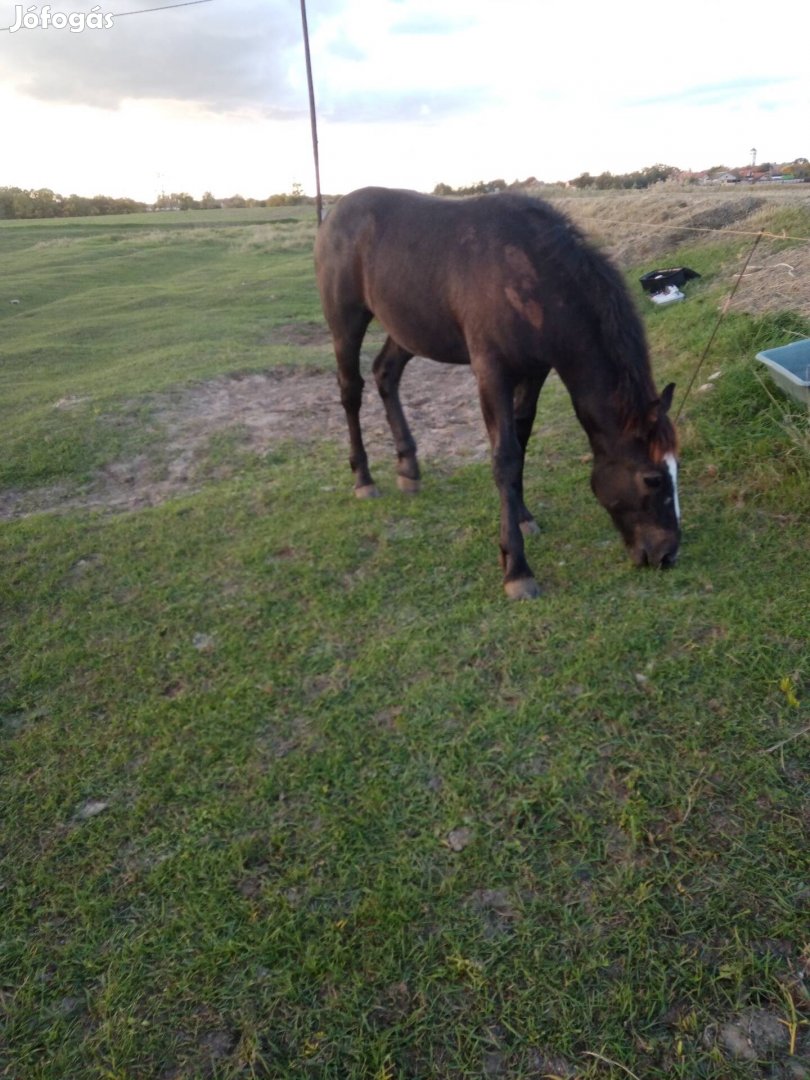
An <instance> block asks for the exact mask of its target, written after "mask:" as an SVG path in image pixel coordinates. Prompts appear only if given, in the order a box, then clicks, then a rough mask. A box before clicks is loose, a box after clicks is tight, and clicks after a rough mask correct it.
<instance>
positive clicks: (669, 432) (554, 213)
mask: <svg viewBox="0 0 810 1080" xmlns="http://www.w3.org/2000/svg"><path fill="white" fill-rule="evenodd" d="M524 205H525V206H526V207H527V209H528V211H529V216H530V219H532V220H533V221H534V222H535V223H536V226H537V227H536V229H535V230H534V232H535V234H536V236H537V240H538V244H539V246H540V250H541V251H542V252H543V254H545V255H547V256H548V257H549V258H553V260H554V263H555V265H557V266H559V267H560V268H562V270H563V273H564V274H565V275H566V277H567V278H568V280H569V284H570V286H571V288H572V290H573V291H574V292H575V293H576V294H577V295H578V296H579V297H580V298H581V299H582V308H583V312H584V313H586V314H587V317H588V318H589V321H590V323H591V326H592V328H593V331H594V333H595V335H596V338H597V340H598V341H599V342H600V344H601V346H602V355H603V358H604V360H605V362H606V363H607V364H609V365H610V368H611V372H612V375H613V381H614V385H615V388H614V391H613V403H614V405H615V406H616V408H617V410H618V413H619V422H620V426H621V428H622V430H623V431H624V432H625V433H626V434H628V435H636V436H638V437H639V438H641V439H643V440H644V441H645V442H646V443H647V444H648V447H649V451H650V455H651V457H652V459H653V460H654V461H661V460H663V458H664V456H665V455H666V454H668V453H675V452H676V451H677V441H678V440H677V435H676V433H675V429H674V427H673V425H672V424H671V422H670V420H669V418H668V417H667V416H666V415H665V412H664V411H663V410H661V409H660V408H657V407H656V406H657V403H658V400H659V398H658V393H657V391H656V388H655V382H654V380H653V376H652V371H651V368H650V355H649V347H648V345H647V336H646V333H645V330H644V324H643V322H642V320H641V316H640V315H639V313H638V311H637V310H636V307H635V305H634V303H633V301H632V299H631V297H630V294H629V292H628V290H627V285H626V284H625V281H624V278H623V276H622V274H621V273H620V272H619V270H618V269H617V268H616V267H615V266H614V264H613V262H612V261H611V260H610V259H609V258H608V256H607V255H605V254H604V253H603V252H601V251H599V250H598V249H597V248H595V247H594V246H593V244H592V243H591V242H589V241H588V240H586V238H585V236H584V235H583V234H582V232H581V231H580V230H579V229H578V228H577V226H576V225H574V224H573V223H572V222H571V221H570V219H569V218H568V217H566V216H565V214H563V213H561V212H560V211H558V210H557V209H556V208H554V207H551V206H549V205H548V203H544V202H542V201H540V200H539V199H529V198H527V199H526V201H525V203H524Z"/></svg>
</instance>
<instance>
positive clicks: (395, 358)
mask: <svg viewBox="0 0 810 1080" xmlns="http://www.w3.org/2000/svg"><path fill="white" fill-rule="evenodd" d="M412 357H413V353H411V352H408V350H407V349H404V348H403V347H402V346H401V345H398V344H397V342H396V341H394V339H393V338H391V337H388V338H386V339H385V344H384V345H383V347H382V349H381V350H380V352H379V354H378V356H377V358H376V359H375V361H374V367H373V371H374V378H375V379H376V381H377V389H378V390H379V392H380V397H381V398H382V403H383V407H384V408H385V415H386V417H387V418H388V426H389V427H390V428H391V434H392V435H393V436H394V445H395V446H396V451H397V486H398V487H399V489H400V491H404V492H407V493H408V494H415V493H416V492H417V491H419V478H420V474H419V462H418V460H417V457H416V441H415V440H414V437H413V435H412V434H411V430H410V428H409V427H408V421H407V420H406V419H405V413H404V411H403V408H402V402H401V401H400V398H399V382H400V379H401V378H402V372H403V371H404V370H405V365H406V364H407V363H408V361H409V360H410V359H411V358H412Z"/></svg>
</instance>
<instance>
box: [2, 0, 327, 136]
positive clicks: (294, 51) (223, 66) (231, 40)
mask: <svg viewBox="0 0 810 1080" xmlns="http://www.w3.org/2000/svg"><path fill="white" fill-rule="evenodd" d="M157 2H158V3H160V0H157ZM335 2H336V0H335ZM335 2H331V0H325V2H323V0H322V2H321V3H319V4H318V5H317V9H318V13H319V14H321V13H326V12H328V11H329V10H331V9H332V7H334V6H335ZM139 6H140V5H139V0H107V3H105V4H104V5H103V10H104V11H105V12H110V13H112V14H113V17H114V18H115V23H114V26H113V27H112V28H111V29H105V30H90V29H87V30H85V31H83V32H82V33H76V34H72V33H70V32H69V31H67V30H57V29H47V30H44V29H31V30H24V29H23V30H20V31H18V32H17V33H15V34H13V35H12V34H8V36H7V37H6V38H4V39H3V41H2V44H3V50H4V54H5V55H4V61H5V79H6V81H10V82H11V83H12V84H13V85H14V86H15V88H16V89H17V91H18V92H22V93H24V94H26V95H27V96H29V97H33V98H37V99H39V100H42V101H49V102H54V103H57V102H58V103H59V104H66V103H69V104H78V105H92V106H95V107H102V108H111V109H115V108H118V107H119V106H120V105H121V103H122V102H123V101H125V100H139V99H140V100H149V99H152V100H164V101H184V102H189V103H195V104H199V105H203V106H204V107H206V108H208V109H210V110H211V111H214V112H223V111H225V112H226V111H229V110H237V109H240V108H251V109H255V110H257V111H258V112H260V113H265V114H266V115H274V116H283V115H284V114H285V112H286V111H288V110H289V111H290V113H291V114H293V115H295V114H297V111H298V110H299V108H300V107H301V104H302V102H301V98H300V91H299V89H298V87H297V86H295V85H294V82H293V80H291V79H290V75H289V72H290V67H291V65H292V64H293V62H294V60H297V59H299V58H301V59H302V57H303V50H302V44H301V19H300V12H299V9H298V7H297V5H292V4H290V3H286V2H284V0H268V2H265V3H259V2H255V0H254V2H237V3H234V2H232V0H229V2H228V3H227V4H226V3H221V2H219V0H213V2H211V3H207V4H200V5H196V6H189V7H179V8H175V9H174V10H162V11H146V12H144V13H141V14H129V15H127V14H126V13H127V12H132V11H133V9H134V8H137V7H139ZM143 6H144V7H146V6H148V5H146V4H144V5H143ZM89 9H90V4H87V3H85V4H72V5H71V10H74V11H76V10H79V11H81V10H85V11H89ZM125 16H126V17H125ZM14 18H15V15H14V5H10V4H4V5H2V7H0V25H6V24H7V23H8V24H9V25H10V24H12V23H13V21H14Z"/></svg>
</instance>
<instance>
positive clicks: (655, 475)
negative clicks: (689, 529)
mask: <svg viewBox="0 0 810 1080" xmlns="http://www.w3.org/2000/svg"><path fill="white" fill-rule="evenodd" d="M674 390H675V386H674V384H670V385H669V386H667V388H666V389H665V390H664V392H663V394H662V395H661V397H660V398H658V399H656V400H655V401H654V402H652V404H651V405H650V407H649V409H648V411H647V413H646V414H645V417H644V420H643V422H642V423H641V424H640V425H638V424H637V425H635V426H634V427H633V428H632V429H631V430H630V431H628V432H627V433H626V434H625V436H624V437H623V438H621V439H620V440H618V441H617V442H616V444H615V445H612V446H610V447H608V448H607V449H605V451H604V452H599V453H597V454H596V455H595V458H594V466H593V472H592V473H591V487H592V488H593V493H594V495H595V496H596V498H597V499H598V500H599V502H600V503H601V504H602V506H604V508H605V509H606V510H607V512H608V513H609V514H610V516H611V518H612V519H613V523H614V525H615V526H616V528H617V529H618V530H619V532H620V533H621V535H622V539H623V540H624V543H625V546H626V547H627V550H628V552H629V554H630V557H631V558H632V560H633V562H634V563H635V564H636V566H653V567H660V568H662V569H665V568H667V567H671V566H674V565H675V560H676V558H677V556H678V546H679V544H680V538H681V515H680V506H679V503H678V458H677V455H676V450H677V439H676V436H675V430H674V428H673V427H672V424H671V423H670V421H669V419H668V417H667V415H666V414H667V411H668V410H669V407H670V405H671V404H672V394H673V392H674Z"/></svg>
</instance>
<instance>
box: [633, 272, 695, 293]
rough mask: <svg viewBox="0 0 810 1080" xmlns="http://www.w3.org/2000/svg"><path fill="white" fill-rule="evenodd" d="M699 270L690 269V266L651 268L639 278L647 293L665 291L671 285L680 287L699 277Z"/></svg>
mask: <svg viewBox="0 0 810 1080" xmlns="http://www.w3.org/2000/svg"><path fill="white" fill-rule="evenodd" d="M699 277H700V274H699V273H698V272H697V270H690V269H689V267H688V266H673V267H670V269H668V270H650V271H649V273H647V274H644V275H643V276H642V277H640V278H639V279H638V280H639V281H640V282H641V287H642V289H643V290H644V292H646V293H650V294H654V293H659V292H664V290H665V289H666V288H668V287H669V286H670V285H674V286H675V287H676V288H680V287H681V285H685V284H686V282H687V281H691V280H692V278H699Z"/></svg>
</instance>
